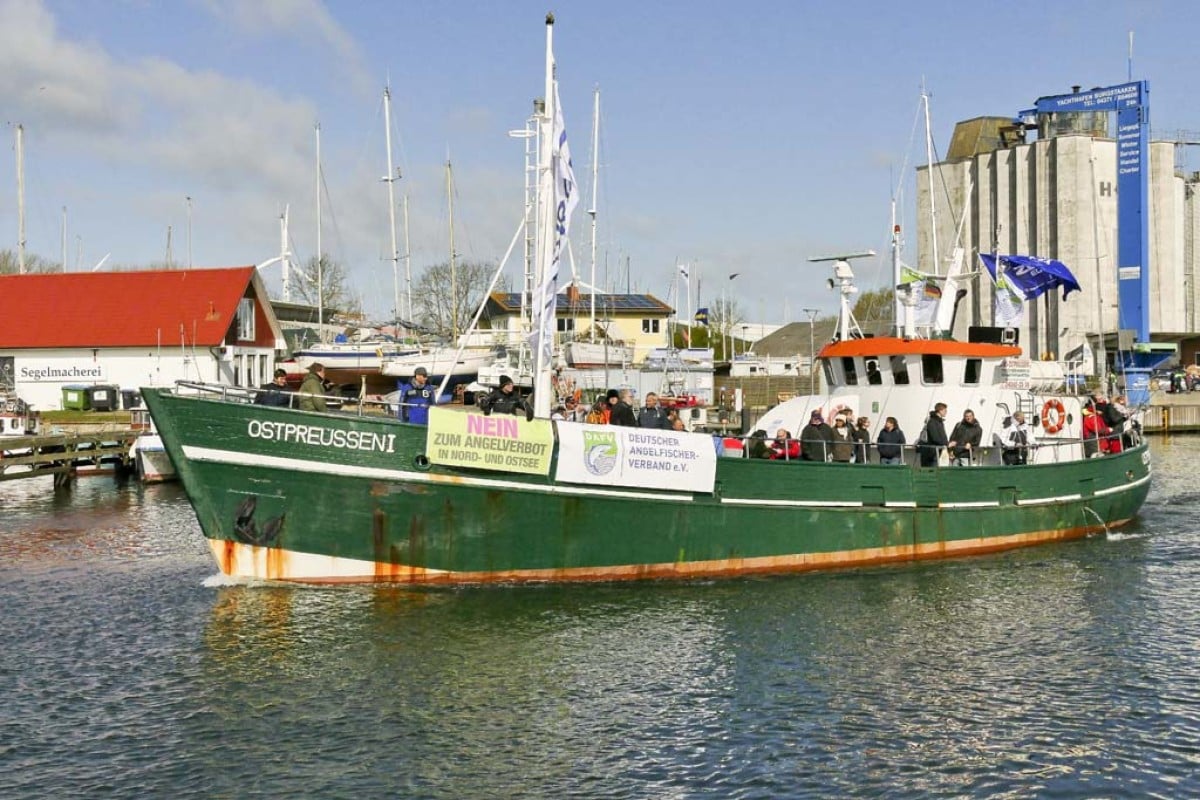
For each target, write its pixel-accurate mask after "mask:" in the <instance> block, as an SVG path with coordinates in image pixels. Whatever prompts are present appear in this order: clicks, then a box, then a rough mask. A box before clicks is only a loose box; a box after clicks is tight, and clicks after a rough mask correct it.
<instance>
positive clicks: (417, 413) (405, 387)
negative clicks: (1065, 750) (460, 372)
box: [396, 367, 437, 425]
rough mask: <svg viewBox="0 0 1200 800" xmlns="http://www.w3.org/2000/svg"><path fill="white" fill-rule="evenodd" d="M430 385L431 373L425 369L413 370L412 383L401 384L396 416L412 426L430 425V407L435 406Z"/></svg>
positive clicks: (433, 390) (432, 389)
mask: <svg viewBox="0 0 1200 800" xmlns="http://www.w3.org/2000/svg"><path fill="white" fill-rule="evenodd" d="M435 391H437V390H436V389H434V388H433V387H432V386H430V385H429V373H428V372H427V371H426V370H425V368H424V367H417V368H416V369H414V370H413V377H412V381H410V382H408V383H401V384H400V399H399V404H398V405H397V407H396V416H397V417H399V418H400V419H401V420H402V421H404V422H408V423H410V424H412V425H428V424H429V407H430V406H431V405H433V393H434V392H435Z"/></svg>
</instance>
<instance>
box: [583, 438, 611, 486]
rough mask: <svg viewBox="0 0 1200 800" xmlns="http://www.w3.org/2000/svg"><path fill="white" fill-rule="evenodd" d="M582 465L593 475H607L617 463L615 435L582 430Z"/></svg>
mask: <svg viewBox="0 0 1200 800" xmlns="http://www.w3.org/2000/svg"><path fill="white" fill-rule="evenodd" d="M583 465H584V466H585V467H587V471H588V472H590V473H592V474H593V475H607V474H608V473H610V472H612V471H613V467H615V466H616V465H617V435H616V434H615V433H600V432H598V431H584V432H583Z"/></svg>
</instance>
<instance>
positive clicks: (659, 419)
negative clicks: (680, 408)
mask: <svg viewBox="0 0 1200 800" xmlns="http://www.w3.org/2000/svg"><path fill="white" fill-rule="evenodd" d="M637 421H638V427H640V428H658V429H659V430H662V429H665V428H666V427H667V411H666V409H664V408H663V407H662V406H660V405H659V404H658V395H656V394H655V393H654V392H650V393H649V394H647V395H646V403H645V405H643V406H642V410H641V411H640V412H638V416H637Z"/></svg>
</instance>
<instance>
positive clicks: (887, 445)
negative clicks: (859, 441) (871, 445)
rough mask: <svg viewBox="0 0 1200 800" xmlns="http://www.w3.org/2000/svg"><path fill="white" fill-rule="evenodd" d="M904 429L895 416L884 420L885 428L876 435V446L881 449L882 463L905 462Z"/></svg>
mask: <svg viewBox="0 0 1200 800" xmlns="http://www.w3.org/2000/svg"><path fill="white" fill-rule="evenodd" d="M904 443H905V440H904V431H902V430H900V423H898V422H896V418H895V417H888V418H887V419H886V420H884V421H883V430H881V431H880V432H879V435H878V436H877V437H875V447H876V449H877V450H879V463H880V464H903V463H904Z"/></svg>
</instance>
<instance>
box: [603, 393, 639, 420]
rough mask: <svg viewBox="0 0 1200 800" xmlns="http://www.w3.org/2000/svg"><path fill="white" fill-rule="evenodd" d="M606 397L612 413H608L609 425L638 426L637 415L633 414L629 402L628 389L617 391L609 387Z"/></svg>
mask: <svg viewBox="0 0 1200 800" xmlns="http://www.w3.org/2000/svg"><path fill="white" fill-rule="evenodd" d="M606 399H607V400H608V404H609V405H610V406H611V407H612V413H610V414H609V415H608V424H609V425H623V426H625V427H626V428H636V427H637V426H638V421H637V417H635V416H634V415H633V406H632V405H631V404H630V402H629V390H628V389H626V390H624V391H622V392H618V391H617V390H616V389H609V390H608V394H607V395H606Z"/></svg>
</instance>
